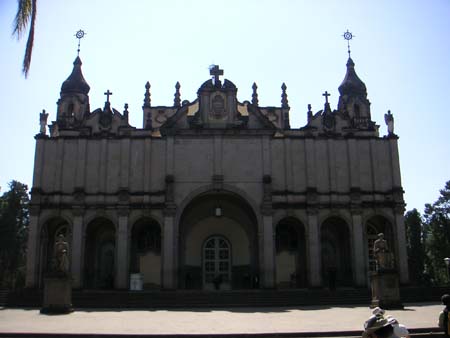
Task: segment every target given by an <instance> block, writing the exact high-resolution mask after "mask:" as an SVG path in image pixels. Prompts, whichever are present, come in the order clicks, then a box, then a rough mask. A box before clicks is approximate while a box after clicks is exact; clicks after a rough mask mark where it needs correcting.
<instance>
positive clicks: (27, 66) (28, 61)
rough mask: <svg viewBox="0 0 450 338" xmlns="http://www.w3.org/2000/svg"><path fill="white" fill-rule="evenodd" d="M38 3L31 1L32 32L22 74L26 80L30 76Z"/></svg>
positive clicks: (29, 34) (29, 35)
mask: <svg viewBox="0 0 450 338" xmlns="http://www.w3.org/2000/svg"><path fill="white" fill-rule="evenodd" d="M36 2H37V0H31V21H30V32H29V33H28V39H27V46H26V48H25V56H24V58H23V67H22V72H23V74H24V75H25V78H26V77H27V76H28V71H29V70H30V65H31V53H32V51H33V43H34V26H35V23H36V9H37V8H36Z"/></svg>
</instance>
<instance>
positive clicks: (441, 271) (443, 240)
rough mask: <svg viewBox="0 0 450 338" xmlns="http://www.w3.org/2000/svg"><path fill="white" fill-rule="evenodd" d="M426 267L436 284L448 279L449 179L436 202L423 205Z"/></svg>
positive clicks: (449, 240) (449, 234)
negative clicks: (446, 259) (446, 264)
mask: <svg viewBox="0 0 450 338" xmlns="http://www.w3.org/2000/svg"><path fill="white" fill-rule="evenodd" d="M424 219H425V223H426V237H427V238H426V242H425V244H426V253H427V258H428V263H427V268H428V270H429V273H430V275H431V276H433V278H434V280H435V282H436V283H438V284H444V283H446V282H447V281H448V279H447V278H448V275H447V270H446V266H445V264H444V258H445V257H450V181H448V182H447V183H446V184H445V188H444V189H442V190H440V196H439V198H438V199H437V201H436V202H434V203H433V205H431V204H426V205H425V213H424Z"/></svg>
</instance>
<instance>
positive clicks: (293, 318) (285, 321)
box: [0, 303, 442, 334]
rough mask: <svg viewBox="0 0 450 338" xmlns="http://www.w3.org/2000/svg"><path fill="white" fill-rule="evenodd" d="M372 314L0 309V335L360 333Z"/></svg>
mask: <svg viewBox="0 0 450 338" xmlns="http://www.w3.org/2000/svg"><path fill="white" fill-rule="evenodd" d="M441 310H442V305H440V304H438V303H414V304H405V308H404V310H392V311H391V310H388V311H386V314H391V315H393V316H394V317H395V318H397V319H398V321H399V322H400V323H401V324H404V325H406V327H408V328H410V329H412V328H433V327H436V322H437V318H438V315H439V312H440V311H441ZM370 315H371V310H370V309H369V308H368V307H362V306H351V305H349V306H336V307H335V306H316V307H285V308H280V307H261V308H208V309H206V308H200V309H170V310H142V309H139V310H130V309H126V310H121V309H116V310H114V309H105V310H102V309H76V311H75V312H73V313H71V314H68V315H43V314H40V313H39V309H36V308H33V309H11V308H0V333H12V332H14V333H18V332H22V333H82V334H85V333H86V334H87V333H91V334H92V333H94V334H95V333H97V334H107V333H108V334H238V333H295V332H299V333H301V332H336V331H354V330H357V331H358V330H359V331H360V330H362V325H363V323H364V321H365V320H366V319H367V318H368V317H369V316H370Z"/></svg>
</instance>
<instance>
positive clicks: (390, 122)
mask: <svg viewBox="0 0 450 338" xmlns="http://www.w3.org/2000/svg"><path fill="white" fill-rule="evenodd" d="M384 122H386V126H387V129H388V134H389V135H393V134H394V115H392V114H391V111H390V110H388V112H387V114H384Z"/></svg>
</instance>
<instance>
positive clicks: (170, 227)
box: [162, 207, 176, 290]
mask: <svg viewBox="0 0 450 338" xmlns="http://www.w3.org/2000/svg"><path fill="white" fill-rule="evenodd" d="M175 213H176V208H175V207H173V208H166V209H164V227H163V234H162V237H163V238H162V242H163V245H162V286H163V289H168V290H170V289H175V288H176V285H175V283H176V281H175V271H176V268H175V246H174V244H175V224H174V222H175Z"/></svg>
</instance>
